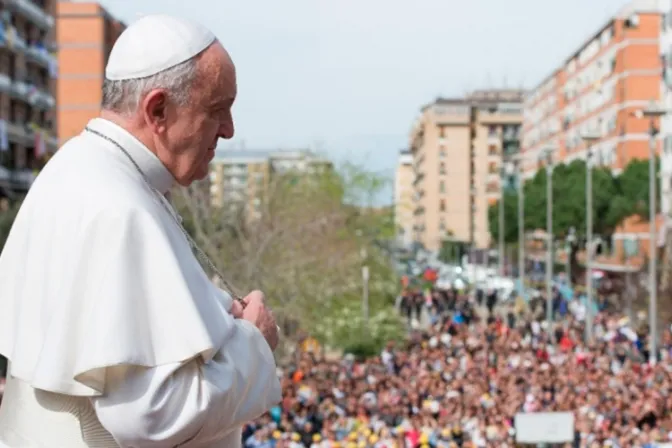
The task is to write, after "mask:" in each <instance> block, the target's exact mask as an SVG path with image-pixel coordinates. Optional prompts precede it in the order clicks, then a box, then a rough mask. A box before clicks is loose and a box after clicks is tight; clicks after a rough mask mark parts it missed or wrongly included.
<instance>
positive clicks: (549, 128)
mask: <svg viewBox="0 0 672 448" xmlns="http://www.w3.org/2000/svg"><path fill="white" fill-rule="evenodd" d="M660 32H661V15H660V12H659V6H658V1H657V0H635V1H632V2H631V3H629V4H628V5H626V6H625V7H623V8H622V9H621V10H620V11H618V12H617V13H616V14H615V15H614V16H613V17H612V18H610V19H609V20H608V21H607V22H606V23H605V24H603V25H602V26H601V27H599V28H597V29H596V30H595V32H594V33H593V34H592V35H591V36H590V37H589V38H588V39H587V40H586V41H585V42H584V43H583V44H582V45H581V46H580V47H579V48H578V49H577V50H576V51H575V52H574V53H573V54H571V55H570V56H569V57H568V58H567V59H565V60H564V61H562V62H561V63H560V64H559V66H558V67H556V68H555V69H554V70H553V71H552V73H551V74H550V75H549V76H548V77H547V78H546V79H544V80H543V81H542V82H541V83H540V84H539V85H538V86H537V87H535V88H534V89H533V90H532V91H531V92H530V93H529V95H528V96H527V98H526V100H525V114H524V120H523V130H522V133H523V135H522V154H523V162H522V169H523V175H524V177H525V178H530V177H532V176H534V174H535V173H536V171H537V170H538V169H539V168H540V167H541V166H543V165H544V163H543V161H542V160H543V158H544V154H545V153H546V152H547V151H550V154H551V155H552V158H553V163H563V162H565V163H566V162H570V161H572V160H575V159H583V160H585V159H586V156H587V152H588V151H587V148H586V145H585V144H584V142H583V138H582V137H583V136H585V135H587V134H596V135H597V136H599V140H598V141H597V142H596V143H595V144H594V146H593V148H592V151H593V154H594V157H593V163H595V164H597V165H601V166H606V167H609V168H611V169H612V170H614V172H618V171H620V170H622V169H623V168H624V167H625V166H626V165H627V164H628V163H629V162H630V161H631V160H633V159H646V158H648V157H649V148H648V134H647V131H648V123H649V122H648V119H642V118H640V117H637V116H636V114H635V112H637V111H639V110H641V109H643V108H645V107H646V106H647V105H648V104H649V103H650V102H651V101H658V100H659V99H660V79H661V58H660V52H659V38H660Z"/></svg>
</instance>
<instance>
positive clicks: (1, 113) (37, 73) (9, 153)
mask: <svg viewBox="0 0 672 448" xmlns="http://www.w3.org/2000/svg"><path fill="white" fill-rule="evenodd" d="M54 11H55V0H32V1H29V0H4V1H3V2H2V3H0V196H2V197H5V198H12V197H15V196H17V195H21V194H23V193H25V192H26V191H27V190H28V188H29V187H30V185H31V184H32V182H33V180H34V179H35V176H36V173H37V170H39V169H40V168H41V166H42V164H43V163H44V162H45V161H46V159H47V158H48V157H49V154H50V153H52V152H53V151H54V150H55V149H56V147H57V140H56V137H55V135H54V125H55V118H56V117H55V110H54V109H55V105H56V99H55V98H54V93H53V92H54V81H55V78H56V75H57V71H58V65H57V60H56V57H55V56H54V52H55V50H56V47H55V45H54V40H53V36H54V30H53V28H54Z"/></svg>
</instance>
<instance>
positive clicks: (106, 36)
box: [57, 1, 125, 143]
mask: <svg viewBox="0 0 672 448" xmlns="http://www.w3.org/2000/svg"><path fill="white" fill-rule="evenodd" d="M57 24H58V26H57V42H58V48H59V52H58V65H59V76H58V84H57V88H58V138H59V140H60V142H61V143H64V142H66V141H67V140H69V139H70V138H72V137H74V136H75V135H78V134H79V133H80V132H82V129H83V128H84V126H86V123H87V122H88V121H89V120H90V119H92V118H94V117H96V116H97V115H98V114H99V112H100V104H101V101H102V86H103V78H104V74H105V65H106V64H107V58H108V56H109V54H110V51H111V50H112V46H113V45H114V43H115V42H116V40H117V38H118V37H119V35H120V34H121V32H122V31H123V30H124V28H125V25H124V24H123V23H122V22H120V21H119V20H117V19H115V18H114V17H112V15H111V14H110V13H109V12H108V11H106V10H105V9H104V8H103V7H102V6H100V4H98V3H95V2H72V1H59V2H58V4H57Z"/></svg>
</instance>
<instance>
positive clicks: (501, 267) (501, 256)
mask: <svg viewBox="0 0 672 448" xmlns="http://www.w3.org/2000/svg"><path fill="white" fill-rule="evenodd" d="M505 176H506V171H505V170H504V164H503V163H502V166H501V167H500V169H499V196H500V197H499V210H498V211H499V224H498V227H499V229H498V230H499V235H498V237H499V238H498V239H499V249H498V252H499V254H498V258H499V276H500V277H504V274H505V272H504V271H505V268H504V263H505V260H504V178H505Z"/></svg>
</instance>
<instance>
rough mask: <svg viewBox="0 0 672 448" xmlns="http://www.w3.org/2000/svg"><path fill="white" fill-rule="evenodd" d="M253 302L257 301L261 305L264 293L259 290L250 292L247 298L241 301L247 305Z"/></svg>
mask: <svg viewBox="0 0 672 448" xmlns="http://www.w3.org/2000/svg"><path fill="white" fill-rule="evenodd" d="M253 300H254V301H257V300H258V301H259V302H261V303H263V302H264V293H263V292H261V291H259V290H255V291H252V292H251V293H249V294H248V295H247V296H245V298H244V299H243V303H244V304H248V303H250V301H253Z"/></svg>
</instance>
